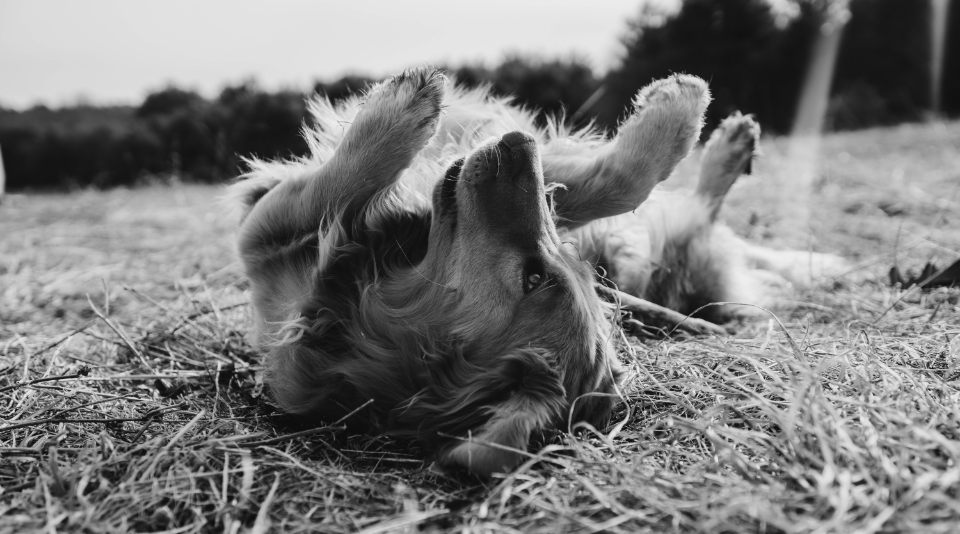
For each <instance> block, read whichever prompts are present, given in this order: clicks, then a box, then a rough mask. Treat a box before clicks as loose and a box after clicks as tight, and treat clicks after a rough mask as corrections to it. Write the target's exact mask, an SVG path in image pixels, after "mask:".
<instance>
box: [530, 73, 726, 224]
mask: <svg viewBox="0 0 960 534" xmlns="http://www.w3.org/2000/svg"><path fill="white" fill-rule="evenodd" d="M709 102H710V91H709V90H708V89H707V84H706V83H705V82H704V81H703V80H701V79H700V78H697V77H695V76H684V75H676V76H671V77H669V78H666V79H663V80H657V81H655V82H653V83H652V84H650V85H648V86H647V87H645V88H643V89H642V90H641V91H640V93H639V94H638V95H637V97H636V98H635V99H634V102H633V106H634V112H633V115H632V116H631V117H630V118H628V119H627V120H626V121H625V122H624V123H623V125H621V127H620V130H619V133H618V134H617V136H616V138H615V139H614V140H613V141H611V142H610V143H608V144H606V145H604V146H602V147H596V146H594V147H590V146H589V145H587V144H578V143H577V142H576V140H573V139H570V140H558V141H555V142H553V143H550V144H548V145H547V146H546V147H545V148H544V151H543V156H542V157H543V171H544V177H545V180H546V181H547V182H548V183H549V182H556V183H559V184H560V185H562V186H563V187H562V188H559V189H557V190H556V191H555V192H554V200H555V204H556V215H557V219H558V221H557V222H558V225H559V226H564V227H567V228H575V227H578V226H581V225H583V224H586V223H588V222H590V221H591V220H594V219H599V218H602V217H609V216H612V215H618V214H621V213H626V212H628V211H632V210H634V209H636V208H637V206H639V205H640V204H641V203H642V202H643V201H644V200H646V198H647V196H648V195H649V194H650V191H651V190H653V188H654V186H656V185H657V184H658V183H660V182H661V181H663V180H665V179H666V178H667V177H668V176H670V174H671V173H672V172H673V169H674V167H676V165H677V164H678V163H679V162H680V160H682V159H683V158H684V157H686V155H687V154H688V153H689V152H690V149H691V148H692V147H693V145H694V143H696V141H697V138H698V137H699V136H700V129H701V128H702V126H703V113H704V111H705V110H706V107H707V104H709ZM567 141H569V142H567Z"/></svg>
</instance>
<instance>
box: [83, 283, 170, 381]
mask: <svg viewBox="0 0 960 534" xmlns="http://www.w3.org/2000/svg"><path fill="white" fill-rule="evenodd" d="M87 302H88V303H89V304H90V308H91V309H92V310H93V313H94V314H96V316H97V317H99V318H100V319H101V320H103V322H104V323H107V326H109V327H110V329H111V330H113V331H114V333H116V334H117V335H118V336H120V339H122V340H123V342H124V343H126V344H127V347H129V348H130V350H132V351H133V353H134V354H136V355H137V358H140V363H142V364H143V366H144V367H146V368H147V370H149V371H150V372H152V373H156V371H155V370H154V369H153V366H151V365H150V363H148V362H147V359H146V358H144V357H143V353H141V352H140V350H138V349H137V347H136V346H134V344H133V342H132V341H130V339H129V338H128V337H127V336H126V334H124V333H123V332H122V331H121V330H120V328H119V327H117V326H116V325H114V324H113V322H111V321H110V319H107V316H106V315H104V314H103V312H101V311H100V310H99V309H98V308H97V306H96V305H95V304H94V303H93V301H92V300H91V299H90V295H87Z"/></svg>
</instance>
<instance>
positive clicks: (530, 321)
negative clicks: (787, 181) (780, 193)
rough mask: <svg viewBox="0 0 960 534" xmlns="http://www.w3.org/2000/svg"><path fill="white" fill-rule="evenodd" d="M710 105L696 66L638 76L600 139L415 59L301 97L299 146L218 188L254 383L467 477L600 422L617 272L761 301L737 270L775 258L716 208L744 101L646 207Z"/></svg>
mask: <svg viewBox="0 0 960 534" xmlns="http://www.w3.org/2000/svg"><path fill="white" fill-rule="evenodd" d="M709 101H710V96H709V91H708V88H707V85H706V83H705V82H704V81H702V80H700V79H699V78H696V77H693V76H686V75H675V76H671V77H670V78H667V79H663V80H659V81H655V82H653V83H651V84H650V85H649V86H647V87H645V88H644V89H642V90H641V91H640V92H639V93H638V95H637V97H636V99H635V100H634V102H633V106H632V112H631V114H630V116H629V117H628V118H627V119H626V120H625V121H624V122H623V123H622V125H621V126H620V128H619V130H618V132H617V134H616V136H615V137H613V138H612V139H607V138H605V137H604V135H602V134H601V133H599V132H597V131H595V130H593V129H590V128H587V129H581V130H571V129H568V128H566V127H564V126H563V125H562V124H561V123H560V121H551V122H550V123H549V124H548V126H547V127H546V128H538V127H537V125H536V123H535V120H534V115H533V114H532V113H531V112H529V111H524V110H522V109H520V108H518V107H515V106H513V105H511V104H510V102H509V100H505V99H501V98H496V97H493V96H491V95H490V94H489V91H488V90H485V89H482V88H481V89H472V90H468V89H463V88H458V87H455V86H454V84H453V83H452V82H450V81H448V80H447V79H446V78H445V77H444V76H443V74H441V73H440V72H438V71H436V70H432V69H429V68H420V69H413V70H409V71H406V72H404V73H402V74H400V75H398V76H395V77H393V78H390V79H388V80H386V81H384V82H381V83H380V84H378V85H376V86H374V87H373V88H372V89H370V90H369V92H368V93H367V94H366V95H365V96H358V97H353V98H351V99H348V100H346V101H344V102H341V103H340V104H338V105H332V104H331V103H330V102H328V101H327V100H326V99H324V98H318V99H316V100H314V101H313V102H312V103H311V105H310V110H311V113H312V116H313V120H314V123H315V124H314V125H312V126H310V127H307V128H305V132H304V134H305V138H306V139H307V141H308V143H309V146H310V154H309V155H308V156H306V157H304V158H300V159H295V160H290V161H273V162H271V161H260V160H250V161H249V166H250V169H249V172H248V173H247V174H246V175H244V176H243V177H242V179H241V180H240V181H239V182H238V183H236V184H234V185H233V186H231V189H230V196H231V198H233V199H234V201H235V203H236V204H237V205H238V206H240V208H241V212H242V215H241V223H240V228H239V239H238V250H239V256H240V259H241V262H242V264H243V266H244V269H245V272H246V275H247V277H248V278H249V280H250V283H251V292H252V303H253V311H254V315H255V340H256V344H257V345H258V346H259V347H260V349H261V350H262V351H263V352H264V353H265V364H266V382H267V383H268V385H269V388H270V391H271V393H272V396H273V399H274V400H275V401H276V403H277V404H278V405H279V406H280V407H282V408H283V409H284V410H286V411H288V412H291V413H296V414H304V415H307V416H310V417H314V418H316V419H317V420H325V421H331V420H335V419H340V418H343V417H345V416H350V420H351V421H352V422H354V423H355V424H358V423H359V424H361V425H362V426H363V427H364V428H365V429H367V430H368V431H370V432H382V433H390V434H394V435H403V436H411V437H414V438H417V439H419V440H420V441H421V442H423V443H425V444H427V445H428V446H429V447H431V448H432V449H434V450H435V451H436V454H437V459H438V462H439V463H440V464H441V465H443V466H448V467H455V468H463V469H466V470H467V471H468V472H470V473H472V474H474V475H478V476H481V477H486V476H489V475H490V474H492V473H493V472H496V471H504V470H509V469H511V468H513V467H515V466H516V465H518V464H519V462H521V461H522V459H523V458H524V453H525V451H526V449H527V446H528V441H529V440H530V439H531V435H532V434H533V433H534V432H536V431H539V430H546V429H550V428H552V427H555V426H558V425H560V424H563V423H568V422H575V421H585V422H588V423H590V424H593V425H595V426H601V425H603V424H605V422H606V421H607V419H608V418H609V415H610V412H611V410H612V408H613V406H614V404H615V401H616V399H617V398H618V397H617V395H618V381H619V378H620V376H621V373H622V372H621V366H620V362H619V360H618V358H617V347H616V340H617V339H618V336H617V335H616V334H617V332H618V326H617V322H618V319H619V311H618V308H617V305H616V304H617V301H618V299H617V295H619V294H621V293H618V290H616V289H613V288H614V287H619V289H620V290H624V291H625V293H629V294H630V295H632V298H633V299H634V300H635V301H639V302H643V303H650V302H652V303H653V304H660V305H662V306H663V307H665V308H670V309H673V310H674V312H681V313H686V312H689V311H693V310H694V309H695V308H697V307H699V306H700V305H702V304H705V303H709V302H714V301H718V300H719V301H735V302H756V301H760V300H762V295H759V294H755V293H756V292H755V290H754V288H753V287H752V286H751V284H750V279H751V273H752V271H755V270H758V269H757V267H758V264H759V263H760V262H762V261H767V263H768V264H770V265H767V266H766V269H765V270H766V272H768V273H774V274H772V275H771V276H780V275H777V274H775V272H776V270H777V269H776V265H773V264H776V262H778V261H787V260H789V258H786V259H784V258H783V257H781V256H777V253H775V252H773V251H765V250H761V249H759V248H757V247H752V246H750V245H748V244H747V243H746V242H744V241H742V240H739V239H738V238H736V237H735V236H734V235H733V234H732V233H731V232H729V230H726V229H725V228H724V227H722V226H720V225H718V224H715V223H714V220H715V218H716V214H717V211H718V210H719V208H720V204H721V202H722V200H723V197H724V195H725V194H726V191H727V190H728V189H729V187H730V185H731V184H732V183H733V181H734V180H735V179H736V178H737V177H738V176H739V175H740V174H742V173H744V172H746V171H749V168H750V161H751V160H752V158H753V154H754V150H755V147H756V143H757V136H758V134H759V128H758V127H757V125H756V123H755V122H754V121H753V120H752V119H751V118H750V117H745V116H742V115H739V114H737V115H734V116H732V117H730V118H728V119H727V120H726V121H725V122H724V123H723V124H722V125H721V126H720V128H718V130H717V132H716V133H714V135H713V138H712V139H711V141H710V142H709V143H708V144H707V147H706V150H705V155H704V160H703V172H702V175H701V178H700V183H699V185H698V187H697V189H696V191H695V192H694V193H693V194H692V195H689V196H682V197H681V196H677V197H670V196H669V195H667V196H664V195H659V194H655V195H654V197H655V198H654V199H651V202H649V203H645V201H646V200H647V198H648V196H650V194H651V192H652V191H653V190H654V188H655V186H656V185H657V184H659V183H660V182H661V181H663V180H664V179H666V178H667V177H668V176H670V174H671V173H672V172H673V170H674V168H675V167H676V166H677V164H678V163H679V162H680V161H681V160H682V159H683V158H684V157H686V156H687V155H688V153H690V151H691V150H692V148H693V147H694V145H695V143H696V141H697V139H698V138H699V135H700V131H701V128H702V127H703V114H704V111H705V109H706V107H707V105H708V103H709ZM638 207H640V209H638ZM771 262H772V263H771ZM787 265H789V263H788V264H787ZM598 268H600V269H601V272H605V278H603V277H600V276H599V275H598ZM781 278H783V281H784V283H787V279H786V278H785V277H781ZM767 285H770V284H767ZM773 285H776V284H773ZM625 293H624V294H623V295H624V296H629V295H626V294H625ZM611 295H613V296H612V297H611ZM654 307H655V308H656V306H654ZM740 311H741V310H739V309H738V308H737V307H736V306H733V305H724V306H720V307H717V308H716V309H715V310H713V311H712V312H711V313H712V315H710V318H712V319H714V320H716V321H722V320H724V319H725V318H728V317H733V316H736V315H737V314H738V313H740ZM690 321H696V319H693V320H690Z"/></svg>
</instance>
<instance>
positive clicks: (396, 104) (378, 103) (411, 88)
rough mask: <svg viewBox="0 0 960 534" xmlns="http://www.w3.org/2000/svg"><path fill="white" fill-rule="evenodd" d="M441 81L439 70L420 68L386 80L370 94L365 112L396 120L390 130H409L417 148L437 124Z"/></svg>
mask: <svg viewBox="0 0 960 534" xmlns="http://www.w3.org/2000/svg"><path fill="white" fill-rule="evenodd" d="M445 83H446V81H445V78H444V75H443V73H442V72H440V71H439V70H436V69H433V68H429V67H420V68H415V69H408V70H405V71H403V73H401V74H399V75H397V76H394V77H392V78H389V79H388V80H386V81H385V82H383V83H382V84H381V85H380V86H379V87H377V88H376V89H374V90H373V91H371V93H370V95H369V96H368V98H367V101H366V102H365V103H364V108H365V110H367V109H371V108H376V109H377V110H378V111H379V112H380V113H384V112H386V113H385V116H389V117H393V118H394V119H395V120H396V124H395V125H394V126H399V127H401V128H404V129H406V128H409V129H410V130H411V131H410V132H408V134H409V135H411V136H413V139H411V140H412V141H414V144H418V145H421V144H422V143H425V142H426V141H427V139H429V138H430V137H431V136H432V135H433V134H434V132H435V131H436V128H437V124H438V122H439V120H440V110H441V104H442V102H443V95H444V87H445Z"/></svg>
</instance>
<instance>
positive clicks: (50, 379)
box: [0, 366, 90, 393]
mask: <svg viewBox="0 0 960 534" xmlns="http://www.w3.org/2000/svg"><path fill="white" fill-rule="evenodd" d="M88 374H90V368H89V367H87V366H83V367H81V368H80V370H79V371H77V372H76V373H75V374H72V375H60V376H47V377H44V378H35V379H33V380H27V381H26V382H18V383H16V384H11V385H9V386H4V387H2V388H0V393H3V392H5V391H10V390H11V389H17V388H22V387H26V386H32V385H34V384H39V383H41V382H56V381H57V380H70V379H73V378H80V377H82V376H87V375H88Z"/></svg>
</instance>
